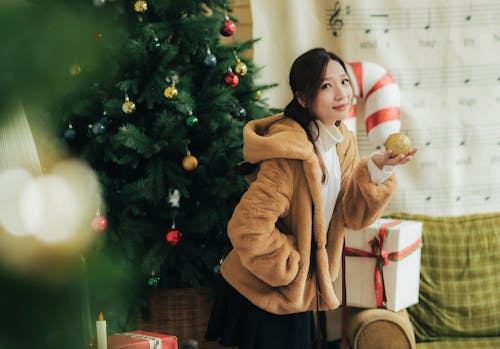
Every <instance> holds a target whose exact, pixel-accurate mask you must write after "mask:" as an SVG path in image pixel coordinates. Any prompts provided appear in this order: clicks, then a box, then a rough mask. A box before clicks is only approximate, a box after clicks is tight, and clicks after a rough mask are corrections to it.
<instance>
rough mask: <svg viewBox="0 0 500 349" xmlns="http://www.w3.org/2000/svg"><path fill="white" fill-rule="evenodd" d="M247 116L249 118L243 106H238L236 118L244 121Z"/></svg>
mask: <svg viewBox="0 0 500 349" xmlns="http://www.w3.org/2000/svg"><path fill="white" fill-rule="evenodd" d="M245 116H247V111H246V110H245V108H243V106H241V105H240V106H238V108H237V109H236V117H237V118H238V119H240V120H244V119H245Z"/></svg>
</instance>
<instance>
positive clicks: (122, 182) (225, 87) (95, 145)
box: [49, 0, 271, 329]
mask: <svg viewBox="0 0 500 349" xmlns="http://www.w3.org/2000/svg"><path fill="white" fill-rule="evenodd" d="M72 2H74V3H75V4H73V5H74V6H75V8H76V7H77V6H76V5H77V4H78V6H80V7H82V5H81V1H76V0H75V1H71V2H69V1H65V5H64V6H71V3H72ZM51 6H54V5H53V2H52V5H51ZM86 11H91V12H94V13H96V17H97V16H98V17H100V18H102V16H103V15H104V16H105V17H106V18H108V20H109V22H110V23H111V22H112V23H113V25H111V26H108V28H106V27H104V29H102V30H101V28H100V27H96V28H95V29H94V32H93V33H91V34H92V35H90V33H88V34H89V35H87V38H89V37H92V40H91V41H90V42H89V43H87V45H89V47H90V48H91V49H92V50H94V51H95V52H96V54H95V55H94V57H95V56H96V55H99V57H101V58H104V60H105V61H106V63H105V64H102V59H101V60H99V62H101V63H100V64H93V63H92V61H89V60H86V56H87V55H86V54H85V51H84V52H83V53H84V55H82V57H81V59H80V57H71V58H72V61H71V62H69V61H68V64H67V65H66V66H65V67H64V68H65V69H66V71H67V72H68V74H67V75H68V79H69V82H68V84H69V85H70V86H74V87H73V88H71V89H70V91H71V93H68V94H66V95H64V96H63V98H58V99H57V101H56V103H53V105H52V108H51V110H50V113H49V115H57V116H58V118H60V119H59V120H60V122H59V125H58V126H59V134H60V135H61V137H64V139H65V140H66V142H67V143H68V145H69V147H70V149H71V152H72V154H73V155H76V156H79V157H82V158H83V159H85V160H86V161H88V163H89V164H90V165H91V166H92V168H93V169H94V170H95V171H96V172H97V173H98V176H99V179H100V182H101V185H102V191H103V196H104V201H105V203H106V206H105V207H102V209H101V210H100V211H99V212H96V218H95V219H94V221H93V222H92V224H93V227H94V229H95V231H96V232H97V233H98V234H99V235H100V236H99V241H98V242H97V244H96V246H95V248H94V249H92V250H91V251H89V252H88V253H87V261H88V266H89V278H90V289H91V302H92V303H93V306H94V307H96V308H97V307H99V308H101V309H102V307H103V306H106V307H108V314H107V315H108V318H109V316H113V315H115V314H114V310H112V309H109V308H112V298H113V294H116V292H117V289H116V287H120V289H123V288H127V290H131V289H132V290H137V292H138V294H139V296H138V298H137V299H141V297H142V299H144V298H145V297H147V291H148V289H151V288H174V287H175V288H177V287H199V286H206V285H210V283H211V281H213V279H214V274H216V273H217V272H218V265H219V262H220V260H221V259H222V258H223V256H224V253H225V252H227V250H228V249H229V241H228V239H227V235H226V224H227V221H228V220H229V218H230V216H231V213H232V210H233V208H234V206H235V204H236V203H237V201H238V200H239V198H240V196H241V194H242V192H243V190H244V189H245V186H246V184H245V181H244V179H243V178H242V177H241V176H238V175H235V174H234V172H233V168H234V166H235V165H236V164H237V163H238V162H239V161H241V160H242V155H241V147H242V128H243V125H244V124H245V122H246V121H248V120H250V119H255V118H259V117H262V116H264V115H267V114H269V113H270V111H269V110H268V109H267V107H266V105H265V103H264V102H263V101H262V100H261V95H262V91H264V90H265V89H266V88H269V87H271V86H256V85H255V84H254V80H253V76H254V74H255V73H256V72H257V70H258V69H257V68H256V67H255V66H254V65H253V63H252V61H251V60H250V59H248V58H245V56H244V53H245V51H246V50H247V49H249V48H251V46H252V45H253V41H249V42H238V41H236V40H227V39H226V40H225V42H224V43H221V38H223V37H229V38H230V37H231V35H232V34H233V33H234V31H235V29H236V26H237V19H236V18H233V17H231V8H230V7H229V4H228V3H227V2H226V1H224V0H207V1H203V2H201V1H197V0H186V1H178V0H162V1H155V2H153V1H144V0H138V1H135V2H134V1H120V0H115V1H111V0H108V1H105V0H95V1H94V2H93V5H92V4H87V8H86ZM108 24H109V23H108ZM72 84H74V85H72ZM101 231H102V232H101ZM103 265H107V266H109V267H108V268H107V269H106V268H103ZM103 270H105V271H103ZM116 280H118V281H116ZM117 285H120V286H117ZM104 288H106V289H107V290H108V291H107V292H106V291H103V289H104ZM127 301H130V299H129V300H127ZM127 306H128V309H127V310H129V311H130V312H131V314H133V312H134V311H135V309H136V304H132V303H130V304H127ZM115 310H116V309H115ZM116 311H117V314H116V318H119V319H120V321H121V322H122V323H123V322H125V319H126V317H125V316H123V314H118V313H119V311H118V310H116ZM120 321H118V320H116V321H114V324H115V326H116V325H117V324H119V323H120ZM115 329H116V327H115Z"/></svg>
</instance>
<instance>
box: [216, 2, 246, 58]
mask: <svg viewBox="0 0 500 349" xmlns="http://www.w3.org/2000/svg"><path fill="white" fill-rule="evenodd" d="M231 6H232V8H233V12H232V13H231V17H234V18H236V19H237V20H238V22H237V23H236V31H235V32H234V35H232V36H230V37H222V38H221V42H222V43H228V44H229V43H232V42H234V41H242V42H243V41H247V40H250V39H252V35H253V34H252V11H251V9H250V0H233V1H232V2H231ZM244 56H245V57H247V58H252V57H253V49H251V50H248V51H246V52H245V54H244Z"/></svg>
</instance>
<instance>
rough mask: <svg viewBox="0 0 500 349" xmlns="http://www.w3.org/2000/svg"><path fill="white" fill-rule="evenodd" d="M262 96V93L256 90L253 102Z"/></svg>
mask: <svg viewBox="0 0 500 349" xmlns="http://www.w3.org/2000/svg"><path fill="white" fill-rule="evenodd" d="M263 95H264V93H262V91H261V90H258V91H257V92H255V100H256V101H258V100H259V99H261V98H262V96H263Z"/></svg>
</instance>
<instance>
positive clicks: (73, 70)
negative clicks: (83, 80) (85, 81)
mask: <svg viewBox="0 0 500 349" xmlns="http://www.w3.org/2000/svg"><path fill="white" fill-rule="evenodd" d="M81 72H82V67H81V66H80V65H79V64H76V63H75V64H72V65H70V67H69V74H70V75H71V76H78V75H80V73H81Z"/></svg>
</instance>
